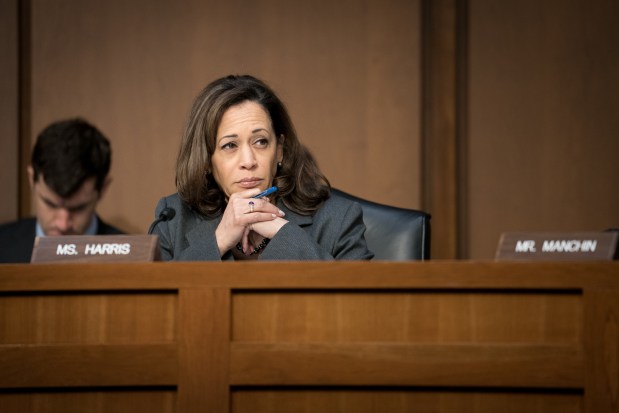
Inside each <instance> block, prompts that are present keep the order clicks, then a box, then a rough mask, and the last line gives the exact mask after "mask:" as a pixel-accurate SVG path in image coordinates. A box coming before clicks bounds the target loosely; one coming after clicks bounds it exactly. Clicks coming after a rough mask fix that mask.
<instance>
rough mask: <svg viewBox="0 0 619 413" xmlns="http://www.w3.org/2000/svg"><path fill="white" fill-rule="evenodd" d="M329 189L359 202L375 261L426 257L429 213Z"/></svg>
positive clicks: (428, 252) (428, 237) (427, 257)
mask: <svg viewBox="0 0 619 413" xmlns="http://www.w3.org/2000/svg"><path fill="white" fill-rule="evenodd" d="M331 191H332V192H333V193H336V194H339V195H341V196H343V197H345V198H348V199H350V200H352V201H355V202H358V203H359V205H361V209H362V210H363V222H364V223H365V226H366V228H367V230H366V231H365V239H366V241H367V243H368V248H369V249H370V251H372V252H373V253H374V259H375V260H388V261H408V260H421V261H423V260H429V259H430V218H431V215H430V214H428V213H426V212H423V211H417V210H414V209H405V208H398V207H393V206H389V205H383V204H379V203H376V202H372V201H368V200H365V199H362V198H358V197H356V196H354V195H350V194H347V193H346V192H343V191H341V190H339V189H335V188H333V189H332V190H331Z"/></svg>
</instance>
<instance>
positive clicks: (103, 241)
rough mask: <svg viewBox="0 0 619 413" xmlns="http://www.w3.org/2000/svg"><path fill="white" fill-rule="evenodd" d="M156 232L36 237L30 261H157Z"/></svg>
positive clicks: (158, 256) (158, 254)
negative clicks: (148, 233)
mask: <svg viewBox="0 0 619 413" xmlns="http://www.w3.org/2000/svg"><path fill="white" fill-rule="evenodd" d="M159 259H160V253H159V238H158V237H157V235H75V236H73V235H63V236H54V237H37V238H36V239H35V241H34V249H33V250H32V257H31V259H30V262H32V263H43V262H150V261H159Z"/></svg>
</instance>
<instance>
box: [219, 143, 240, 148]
mask: <svg viewBox="0 0 619 413" xmlns="http://www.w3.org/2000/svg"><path fill="white" fill-rule="evenodd" d="M234 148H236V144H235V143H234V142H228V143H225V144H223V145H222V146H221V149H223V150H226V149H234Z"/></svg>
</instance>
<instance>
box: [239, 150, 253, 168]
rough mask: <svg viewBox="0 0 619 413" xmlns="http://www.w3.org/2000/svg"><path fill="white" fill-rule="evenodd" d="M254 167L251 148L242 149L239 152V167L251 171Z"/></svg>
mask: <svg viewBox="0 0 619 413" xmlns="http://www.w3.org/2000/svg"><path fill="white" fill-rule="evenodd" d="M254 166H256V155H255V154H254V151H253V150H252V149H251V147H244V148H243V149H242V151H241V167H243V168H245V169H251V168H253V167H254Z"/></svg>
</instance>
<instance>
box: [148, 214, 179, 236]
mask: <svg viewBox="0 0 619 413" xmlns="http://www.w3.org/2000/svg"><path fill="white" fill-rule="evenodd" d="M175 215H176V211H175V210H174V208H170V207H165V208H163V209H162V210H161V212H160V213H159V217H158V218H157V219H156V220H154V221H153V223H152V224H150V228H148V235H151V234H152V232H153V230H154V229H155V227H156V226H157V224H158V223H160V222H165V221H170V220H171V219H172V218H174V216H175Z"/></svg>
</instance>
